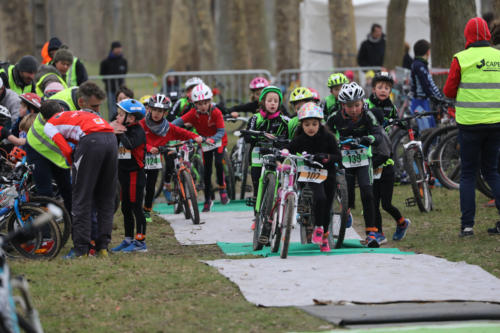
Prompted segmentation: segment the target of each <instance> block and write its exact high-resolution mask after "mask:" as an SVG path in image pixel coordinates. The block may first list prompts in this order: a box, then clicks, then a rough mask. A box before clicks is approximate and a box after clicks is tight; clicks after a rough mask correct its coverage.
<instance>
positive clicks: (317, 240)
mask: <svg viewBox="0 0 500 333" xmlns="http://www.w3.org/2000/svg"><path fill="white" fill-rule="evenodd" d="M312 242H313V243H314V244H318V245H321V244H322V243H323V227H316V229H314V231H313V237H312Z"/></svg>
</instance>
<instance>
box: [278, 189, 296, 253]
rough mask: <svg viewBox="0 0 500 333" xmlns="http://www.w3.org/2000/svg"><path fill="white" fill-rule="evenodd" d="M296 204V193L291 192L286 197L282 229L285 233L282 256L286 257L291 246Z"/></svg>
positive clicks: (281, 250)
mask: <svg viewBox="0 0 500 333" xmlns="http://www.w3.org/2000/svg"><path fill="white" fill-rule="evenodd" d="M294 205H295V193H289V194H288V195H287V196H286V198H285V209H284V212H283V223H282V231H281V233H282V234H283V244H282V246H281V249H280V258H281V259H286V257H287V256H288V249H289V247H290V238H291V235H292V225H293V219H294V218H295V216H293V215H294V214H293V210H294Z"/></svg>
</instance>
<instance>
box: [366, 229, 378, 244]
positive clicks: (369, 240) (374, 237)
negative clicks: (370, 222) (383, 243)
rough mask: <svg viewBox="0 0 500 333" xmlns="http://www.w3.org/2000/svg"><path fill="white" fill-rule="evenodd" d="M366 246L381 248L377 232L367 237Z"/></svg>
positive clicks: (371, 232) (370, 233)
mask: <svg viewBox="0 0 500 333" xmlns="http://www.w3.org/2000/svg"><path fill="white" fill-rule="evenodd" d="M364 244H365V245H366V246H368V247H372V248H375V247H380V244H379V243H378V242H377V232H373V231H370V232H369V233H368V236H366V239H365V241H364Z"/></svg>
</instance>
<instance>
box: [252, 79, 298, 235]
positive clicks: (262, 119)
mask: <svg viewBox="0 0 500 333" xmlns="http://www.w3.org/2000/svg"><path fill="white" fill-rule="evenodd" d="M282 103H283V94H282V93H281V90H280V89H279V88H278V87H275V86H267V87H265V88H264V89H263V90H262V92H261V94H260V97H259V107H260V109H259V112H258V113H256V114H255V115H254V116H253V117H252V118H251V119H250V121H249V122H248V125H247V129H248V130H254V131H264V132H266V133H270V134H274V135H275V136H278V137H282V138H288V120H289V119H288V117H285V116H283V115H282V114H281V113H280V109H279V107H280V105H281V104H282ZM245 141H246V142H248V143H250V147H251V148H250V151H251V155H253V154H255V152H254V150H255V146H259V138H258V137H257V138H256V137H253V136H245ZM261 169H262V166H261V165H258V164H254V163H252V166H251V169H250V175H251V177H252V185H253V198H254V199H255V198H257V191H258V189H259V178H260V173H261ZM254 226H255V221H254V223H253V224H252V229H253V228H254Z"/></svg>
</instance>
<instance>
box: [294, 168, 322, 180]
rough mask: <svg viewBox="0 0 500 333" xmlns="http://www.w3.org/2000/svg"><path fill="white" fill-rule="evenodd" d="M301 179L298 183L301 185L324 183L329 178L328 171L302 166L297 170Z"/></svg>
mask: <svg viewBox="0 0 500 333" xmlns="http://www.w3.org/2000/svg"><path fill="white" fill-rule="evenodd" d="M297 171H298V174H299V178H298V179H297V181H298V182H301V183H322V182H324V181H325V179H326V177H327V176H328V170H326V169H316V168H311V167H309V166H306V165H300V166H298V168H297Z"/></svg>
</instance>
